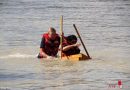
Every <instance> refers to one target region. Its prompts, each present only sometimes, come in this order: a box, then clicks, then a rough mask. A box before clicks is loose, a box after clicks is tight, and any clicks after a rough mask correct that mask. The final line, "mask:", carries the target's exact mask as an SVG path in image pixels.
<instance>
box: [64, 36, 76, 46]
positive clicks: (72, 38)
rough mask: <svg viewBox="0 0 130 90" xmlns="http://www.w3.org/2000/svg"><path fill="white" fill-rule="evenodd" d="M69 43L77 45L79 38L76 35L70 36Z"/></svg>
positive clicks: (68, 37)
mask: <svg viewBox="0 0 130 90" xmlns="http://www.w3.org/2000/svg"><path fill="white" fill-rule="evenodd" d="M66 40H67V42H69V43H73V44H75V43H76V42H77V37H76V36H75V35H69V36H67V38H66Z"/></svg>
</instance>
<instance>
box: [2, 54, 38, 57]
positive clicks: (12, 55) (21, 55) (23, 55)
mask: <svg viewBox="0 0 130 90" xmlns="http://www.w3.org/2000/svg"><path fill="white" fill-rule="evenodd" d="M34 57H36V55H29V54H21V53H15V54H10V55H5V56H0V58H34Z"/></svg>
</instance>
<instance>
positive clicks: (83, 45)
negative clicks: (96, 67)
mask: <svg viewBox="0 0 130 90" xmlns="http://www.w3.org/2000/svg"><path fill="white" fill-rule="evenodd" d="M73 26H74V28H75V31H76V33H77V35H78V37H79V39H80V41H81V43H82V45H83V47H84V50H85V52H86V54H87V56H88V58H89V59H91V57H90V56H89V53H88V51H87V49H86V47H85V45H84V43H83V40H82V38H81V36H80V34H79V32H78V30H77V28H76V26H75V24H73Z"/></svg>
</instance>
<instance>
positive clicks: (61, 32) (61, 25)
mask: <svg viewBox="0 0 130 90" xmlns="http://www.w3.org/2000/svg"><path fill="white" fill-rule="evenodd" d="M60 35H61V37H60V45H61V49H60V50H61V53H60V54H61V55H60V59H62V49H63V46H62V41H63V16H61V18H60Z"/></svg>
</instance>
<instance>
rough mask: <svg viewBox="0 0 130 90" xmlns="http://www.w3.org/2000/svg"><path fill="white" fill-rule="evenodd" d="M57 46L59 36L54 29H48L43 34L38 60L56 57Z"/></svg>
mask: <svg viewBox="0 0 130 90" xmlns="http://www.w3.org/2000/svg"><path fill="white" fill-rule="evenodd" d="M59 45H60V36H59V35H58V34H57V33H56V30H55V29H54V28H52V27H50V28H49V31H48V33H45V34H43V37H42V40H41V45H40V53H39V55H38V58H50V57H56V56H57V53H58V50H59Z"/></svg>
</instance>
